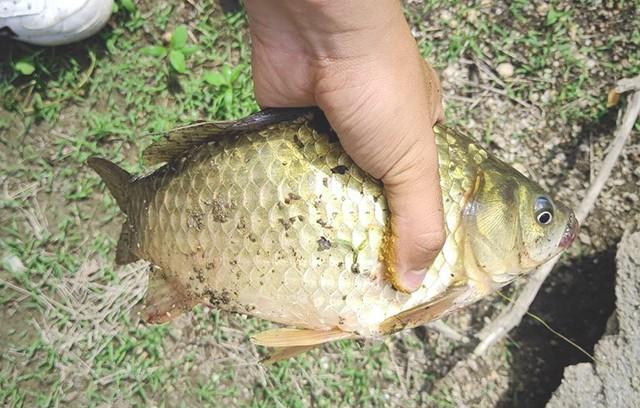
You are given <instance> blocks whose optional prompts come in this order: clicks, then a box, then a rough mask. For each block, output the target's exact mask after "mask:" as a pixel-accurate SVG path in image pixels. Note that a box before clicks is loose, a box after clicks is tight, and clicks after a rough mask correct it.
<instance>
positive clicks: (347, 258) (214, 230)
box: [88, 108, 578, 361]
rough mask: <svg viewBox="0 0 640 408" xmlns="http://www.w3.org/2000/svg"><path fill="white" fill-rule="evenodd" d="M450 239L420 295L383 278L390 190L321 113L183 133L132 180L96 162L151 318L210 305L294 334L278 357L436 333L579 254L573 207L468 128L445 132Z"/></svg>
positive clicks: (295, 111)
mask: <svg viewBox="0 0 640 408" xmlns="http://www.w3.org/2000/svg"><path fill="white" fill-rule="evenodd" d="M434 132H435V140H436V145H437V149H438V162H439V175H440V186H441V190H442V194H443V200H442V201H443V205H444V224H445V230H446V241H445V243H444V247H443V248H442V250H441V251H440V253H439V255H438V256H437V257H436V259H435V261H434V262H433V264H432V265H431V266H430V267H429V269H428V271H427V274H426V277H425V279H424V282H423V284H422V286H421V287H420V288H419V289H418V290H416V291H415V292H413V293H403V292H402V291H401V290H396V289H395V288H394V286H393V285H392V282H389V281H388V279H385V275H386V274H387V271H388V268H389V267H391V266H392V265H391V264H392V262H393V245H392V244H393V232H392V231H391V229H390V216H391V215H390V213H389V209H388V207H387V201H386V199H385V196H384V194H383V185H382V183H381V182H380V181H379V180H376V179H375V178H373V177H372V176H370V175H369V174H367V173H366V172H364V171H363V170H362V169H360V168H359V167H358V166H357V165H356V164H355V163H354V162H353V161H352V160H351V159H350V158H349V156H348V155H347V154H346V153H345V152H344V150H343V149H342V147H341V145H340V143H339V140H338V138H337V137H336V135H335V134H333V133H332V131H331V129H330V128H329V126H328V125H327V123H326V119H324V116H323V115H322V113H321V112H320V111H319V110H317V109H314V108H286V109H285V108H282V109H267V110H264V111H261V112H258V113H256V114H253V115H251V116H249V117H247V118H244V119H241V120H238V121H229V122H202V123H196V124H193V125H189V126H185V127H181V128H177V129H174V130H171V131H169V132H167V133H166V134H164V137H163V138H162V139H160V140H159V141H157V142H156V143H155V144H153V145H151V146H150V147H148V148H147V149H146V150H145V151H144V152H143V158H144V160H145V162H147V163H148V164H161V163H164V164H163V165H162V166H161V167H159V168H157V169H156V170H155V171H152V172H150V173H149V174H147V175H144V176H140V177H137V176H133V175H131V174H129V173H128V172H126V171H125V170H123V169H121V168H120V167H118V166H117V165H115V164H113V163H111V162H109V161H107V160H104V159H100V158H91V159H89V160H88V165H89V166H90V167H92V168H93V169H94V170H95V171H96V172H97V173H98V174H99V175H100V176H101V178H102V179H103V180H104V182H105V183H106V185H107V187H108V189H109V190H110V192H111V194H112V195H113V197H114V198H115V200H116V202H117V204H118V205H119V207H120V209H121V210H122V211H123V212H124V214H126V221H125V223H124V225H123V227H122V233H121V236H120V240H119V242H118V245H117V250H116V263H118V264H126V263H129V262H133V261H136V260H139V259H144V260H146V261H148V262H150V263H151V264H152V268H151V271H150V276H149V290H148V294H147V299H146V302H145V308H144V310H143V318H144V319H145V320H147V321H149V322H154V323H163V322H167V321H169V320H171V319H172V318H173V317H175V316H177V315H178V314H180V313H182V312H184V311H188V310H190V309H191V308H193V307H194V306H196V305H198V304H207V305H209V306H211V307H214V308H217V309H220V310H225V311H230V312H238V313H244V314H248V315H252V316H256V317H258V318H262V319H266V320H269V321H272V322H276V323H280V324H282V325H284V326H285V327H283V328H279V329H273V330H269V331H266V332H263V333H259V334H256V335H255V336H254V337H253V338H252V340H253V341H254V342H255V343H257V344H260V345H263V346H269V347H275V348H276V353H275V354H274V356H273V357H272V359H271V360H270V361H276V360H278V359H282V358H286V357H290V356H293V355H296V354H299V353H301V352H304V351H306V350H309V349H311V348H313V347H316V346H318V345H320V344H323V343H326V342H330V341H334V340H338V339H347V338H363V337H365V338H366V337H378V336H383V335H387V334H390V333H394V332H397V331H399V330H403V329H405V328H411V327H415V326H418V325H422V324H425V323H427V322H429V321H432V320H435V319H438V318H441V317H443V316H445V315H448V314H450V313H451V312H453V311H455V310H457V309H460V308H462V307H464V306H466V305H469V304H471V303H472V302H475V301H477V300H479V299H481V298H483V297H485V296H487V295H489V294H491V293H492V292H494V291H495V290H497V289H499V288H500V287H502V286H504V285H506V284H508V283H510V282H512V281H513V280H514V279H515V278H517V277H518V276H520V275H523V274H525V273H527V272H528V271H530V270H532V269H533V268H535V267H536V266H538V265H541V264H542V263H544V262H546V261H547V260H549V259H551V258H552V257H554V256H556V255H557V254H559V253H560V252H561V251H562V250H564V249H565V248H567V247H568V246H569V245H570V244H571V242H572V241H573V239H574V238H575V235H576V232H577V229H578V223H577V221H576V218H575V216H574V214H573V212H572V211H571V210H570V209H569V208H567V207H566V206H564V205H562V204H561V203H559V202H557V201H555V200H554V199H553V198H552V197H551V196H550V195H549V194H547V193H546V192H545V191H543V189H542V188H541V187H540V186H539V185H538V184H536V183H535V182H533V181H532V180H530V179H528V178H527V177H525V176H524V175H522V174H521V173H519V172H518V171H516V170H515V169H514V168H513V167H511V166H510V165H508V164H506V163H504V162H502V161H500V160H499V159H497V158H495V157H494V156H492V155H491V154H490V153H489V152H487V151H486V150H485V149H484V148H482V147H481V146H480V145H479V144H478V143H476V142H475V141H474V140H473V139H472V138H470V137H469V136H466V135H465V134H464V133H463V132H462V131H460V130H454V129H452V128H449V127H446V126H444V125H440V124H438V125H436V126H435V127H434Z"/></svg>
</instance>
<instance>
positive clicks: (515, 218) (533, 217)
mask: <svg viewBox="0 0 640 408" xmlns="http://www.w3.org/2000/svg"><path fill="white" fill-rule="evenodd" d="M463 225H464V227H465V231H466V234H465V236H466V250H467V251H469V252H471V253H470V254H467V256H471V257H472V258H473V262H474V265H475V266H477V267H479V268H480V269H481V270H482V271H483V272H484V273H485V274H488V275H489V276H491V278H492V279H493V281H494V282H495V283H498V284H505V283H507V282H509V281H511V280H513V279H514V278H515V277H516V276H518V275H522V274H524V273H526V272H528V271H530V270H532V269H533V268H535V267H537V266H539V265H541V264H543V263H545V262H546V261H548V260H549V259H551V258H553V257H554V256H555V255H557V254H559V253H560V252H562V251H563V250H565V249H566V248H567V247H569V245H570V244H571V243H572V242H573V240H574V239H575V236H576V233H577V231H578V228H579V225H578V222H577V220H576V217H575V215H574V213H573V211H572V210H571V209H570V208H568V207H567V206H565V205H563V204H562V203H560V202H557V201H556V200H554V199H553V198H552V197H551V196H550V195H549V194H547V193H546V192H545V191H544V190H543V189H542V188H541V187H540V186H539V185H538V184H537V183H535V182H534V181H532V180H530V179H528V178H527V177H525V176H523V175H522V174H520V173H519V172H518V171H516V170H515V169H513V168H512V167H511V166H508V165H506V164H504V163H501V162H499V163H493V164H492V165H491V166H487V167H485V168H483V169H482V170H481V171H479V174H478V176H477V179H476V182H475V187H474V190H473V192H472V193H471V194H470V197H469V200H468V203H467V205H466V206H465V208H464V209H463Z"/></svg>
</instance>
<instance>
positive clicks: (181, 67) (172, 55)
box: [169, 50, 187, 74]
mask: <svg viewBox="0 0 640 408" xmlns="http://www.w3.org/2000/svg"><path fill="white" fill-rule="evenodd" d="M169 62H171V66H172V67H173V69H175V70H176V71H177V72H179V73H181V74H184V73H185V72H187V64H186V63H185V61H184V54H183V53H182V52H181V51H178V50H171V51H170V52H169Z"/></svg>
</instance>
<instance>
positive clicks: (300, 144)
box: [293, 135, 304, 149]
mask: <svg viewBox="0 0 640 408" xmlns="http://www.w3.org/2000/svg"><path fill="white" fill-rule="evenodd" d="M293 143H295V144H296V146H298V147H299V148H300V149H302V148H303V147H304V143H302V140H300V138H299V137H298V135H293Z"/></svg>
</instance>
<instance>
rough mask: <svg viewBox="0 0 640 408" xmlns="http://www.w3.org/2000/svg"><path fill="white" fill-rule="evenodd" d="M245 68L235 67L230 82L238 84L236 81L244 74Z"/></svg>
mask: <svg viewBox="0 0 640 408" xmlns="http://www.w3.org/2000/svg"><path fill="white" fill-rule="evenodd" d="M243 68H244V67H243V66H242V65H238V66H237V67H235V68H234V69H233V71H231V75H230V76H229V82H236V79H238V77H239V76H240V74H241V73H242V69H243Z"/></svg>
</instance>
